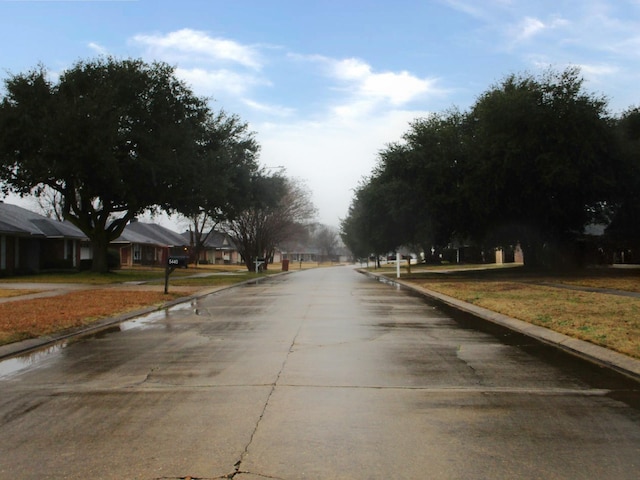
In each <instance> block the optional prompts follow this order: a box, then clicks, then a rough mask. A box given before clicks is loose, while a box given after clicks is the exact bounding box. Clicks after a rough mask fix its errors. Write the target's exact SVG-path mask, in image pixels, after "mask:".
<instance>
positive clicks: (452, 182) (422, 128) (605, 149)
mask: <svg viewBox="0 0 640 480" xmlns="http://www.w3.org/2000/svg"><path fill="white" fill-rule="evenodd" d="M639 207H640V109H639V108H637V107H631V108H628V109H627V110H626V111H624V112H623V113H621V114H619V115H612V114H610V113H609V111H608V101H607V99H606V98H604V97H601V96H598V95H595V94H592V93H589V92H586V91H585V88H584V82H583V79H582V78H581V76H580V71H579V69H577V68H568V69H566V70H564V71H560V72H559V71H554V70H548V71H546V72H544V73H543V74H541V75H538V76H534V75H530V74H512V75H509V76H507V77H506V78H504V79H503V80H502V81H501V82H499V83H497V84H495V85H493V86H491V87H490V88H489V89H488V90H487V91H486V92H484V93H483V94H481V95H480V96H479V97H478V98H477V100H476V101H475V103H474V104H473V105H472V106H471V108H470V109H469V110H468V111H460V110H459V109H457V108H451V109H449V110H446V111H444V112H440V113H434V114H432V115H429V116H427V117H426V118H419V119H416V120H414V121H413V122H412V123H411V124H410V127H409V129H408V131H407V132H406V133H404V135H403V136H402V139H401V140H400V141H398V142H394V143H391V144H388V145H386V146H385V148H384V149H382V150H381V151H380V152H379V153H378V158H377V164H376V167H375V168H374V170H373V172H372V173H371V174H370V176H369V177H367V178H365V179H364V180H363V181H362V182H361V184H360V185H359V186H358V188H357V189H356V191H355V195H354V197H353V199H352V202H351V205H350V207H349V211H348V214H347V216H346V218H344V219H343V220H342V222H341V236H342V238H343V241H344V242H345V244H346V245H347V246H348V247H349V248H350V249H351V251H352V252H353V253H354V255H356V256H357V257H360V258H365V257H367V256H369V255H371V254H375V255H379V254H383V253H386V252H389V251H395V250H396V249H397V248H398V247H400V246H408V247H411V248H413V250H414V251H416V252H418V251H421V252H424V255H425V259H426V260H433V261H437V260H438V258H440V252H442V251H443V249H445V248H447V247H448V246H451V245H465V244H473V245H476V246H478V247H479V248H483V249H495V248H508V247H510V246H515V245H516V244H519V245H520V246H521V248H522V251H523V254H524V261H525V264H526V265H528V266H532V267H542V266H547V267H551V266H553V267H559V266H567V267H570V266H579V265H584V264H585V262H586V261H587V260H588V258H587V248H586V246H585V242H584V238H585V237H584V232H585V227H587V226H588V225H590V224H601V225H606V226H607V230H606V233H607V238H608V240H609V242H610V244H611V245H624V244H629V243H633V242H638V240H640V223H639V222H638V220H640V218H639V213H638V212H640V210H639Z"/></svg>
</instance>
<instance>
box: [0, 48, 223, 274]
mask: <svg viewBox="0 0 640 480" xmlns="http://www.w3.org/2000/svg"><path fill="white" fill-rule="evenodd" d="M5 87H6V95H5V96H4V97H3V98H2V102H1V104H0V179H1V180H4V182H5V184H6V188H8V189H10V190H13V191H15V192H18V193H20V194H23V195H25V194H29V193H31V192H34V191H37V190H38V189H39V188H43V187H48V188H50V189H52V190H53V191H55V192H58V193H59V194H60V195H61V197H62V202H63V203H62V207H63V214H64V217H65V218H66V219H68V220H69V221H71V222H72V223H74V224H75V225H76V226H78V228H80V229H81V230H82V231H83V232H84V233H85V234H86V235H87V237H89V239H90V240H91V243H92V246H93V270H94V271H97V272H104V271H106V270H107V268H108V267H107V248H108V245H109V242H110V241H112V240H114V239H116V238H117V237H119V236H120V234H121V233H122V231H123V229H124V227H125V226H126V224H127V223H128V222H129V220H131V219H132V218H134V217H135V216H136V215H138V214H140V213H142V212H143V211H144V210H146V209H149V208H154V207H160V208H167V209H171V208H173V207H174V206H175V205H176V203H178V204H179V202H178V200H180V201H183V200H184V199H185V198H187V196H188V187H189V186H190V185H192V184H195V181H196V180H197V178H198V175H199V174H200V172H201V169H202V161H203V160H204V159H206V158H207V157H206V156H203V155H199V154H198V148H199V145H201V144H202V142H203V141H205V140H204V137H205V133H206V128H205V125H206V123H207V121H208V120H209V118H210V112H209V110H208V108H207V107H206V103H205V101H204V100H203V99H201V98H197V97H196V96H194V94H193V93H192V92H191V90H190V89H189V88H187V87H186V86H185V84H184V83H182V82H181V81H179V80H178V79H177V78H176V77H175V75H174V69H173V68H172V67H170V66H168V65H166V64H164V63H152V64H147V63H144V62H143V61H141V60H122V61H120V60H115V59H113V58H106V59H98V60H89V61H80V62H78V63H77V64H76V65H74V66H73V67H72V68H71V69H69V70H67V71H65V72H64V73H62V75H61V76H60V78H59V80H58V81H57V82H56V83H54V82H52V81H50V80H49V79H48V73H47V72H46V70H45V69H44V68H43V67H39V68H37V69H35V70H33V71H30V72H27V73H25V74H19V75H14V76H11V77H10V78H9V79H8V80H6V81H5Z"/></svg>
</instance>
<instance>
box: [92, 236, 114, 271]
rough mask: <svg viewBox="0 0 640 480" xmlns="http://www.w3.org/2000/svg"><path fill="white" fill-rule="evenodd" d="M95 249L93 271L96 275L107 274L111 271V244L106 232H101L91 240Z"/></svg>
mask: <svg viewBox="0 0 640 480" xmlns="http://www.w3.org/2000/svg"><path fill="white" fill-rule="evenodd" d="M89 239H90V240H91V246H92V248H93V261H92V263H91V271H92V272H94V273H107V272H108V271H109V242H108V241H107V235H106V232H100V233H98V234H97V235H93V236H92V237H90V238H89Z"/></svg>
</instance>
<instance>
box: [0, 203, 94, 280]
mask: <svg viewBox="0 0 640 480" xmlns="http://www.w3.org/2000/svg"><path fill="white" fill-rule="evenodd" d="M87 240H88V239H87V237H86V235H85V234H84V233H83V232H82V231H81V230H80V229H79V228H77V227H76V226H74V225H72V224H71V223H69V222H67V221H65V222H60V221H58V220H54V219H52V218H47V217H45V216H42V215H40V214H38V213H35V212H32V211H30V210H27V209H25V208H22V207H19V206H17V205H12V204H9V203H4V202H2V201H0V275H14V274H16V273H23V272H24V273H26V272H40V271H42V270H47V269H61V268H62V269H74V268H79V267H80V259H81V255H80V253H81V250H82V244H83V242H85V243H86V241H87Z"/></svg>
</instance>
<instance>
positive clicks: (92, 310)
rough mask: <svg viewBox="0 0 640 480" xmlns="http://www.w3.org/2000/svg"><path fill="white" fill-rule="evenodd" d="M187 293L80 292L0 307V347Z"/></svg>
mask: <svg viewBox="0 0 640 480" xmlns="http://www.w3.org/2000/svg"><path fill="white" fill-rule="evenodd" d="M187 293H188V292H184V291H182V292H179V293H178V292H175V293H172V292H170V293H169V294H168V295H165V294H164V293H163V292H161V291H158V290H157V289H156V290H145V289H143V290H137V289H136V290H132V289H127V290H119V289H114V288H107V289H90V290H81V291H75V292H71V293H66V294H64V295H59V296H55V297H49V298H37V299H31V300H20V301H11V302H7V303H2V304H0V345H2V344H6V343H11V342H16V341H19V340H24V339H27V338H35V337H40V336H43V335H50V334H53V333H56V332H60V331H64V330H68V329H72V328H77V327H81V326H84V325H88V324H90V323H92V322H95V321H96V320H98V319H100V318H104V317H108V316H112V315H118V314H121V313H124V312H128V311H132V310H137V309H139V308H142V307H146V306H149V305H161V304H163V303H164V302H166V301H168V300H172V299H174V298H177V297H180V296H184V295H185V294H187Z"/></svg>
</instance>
